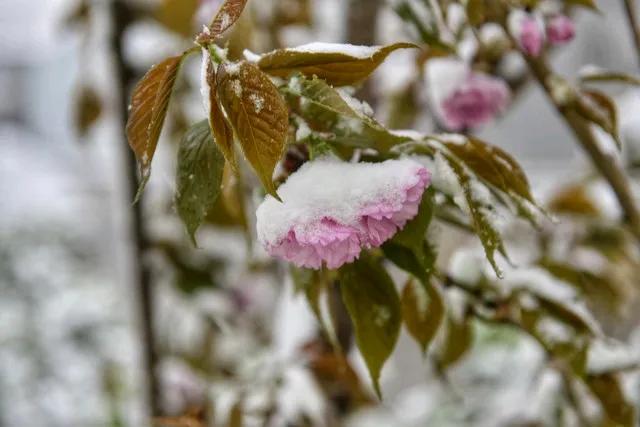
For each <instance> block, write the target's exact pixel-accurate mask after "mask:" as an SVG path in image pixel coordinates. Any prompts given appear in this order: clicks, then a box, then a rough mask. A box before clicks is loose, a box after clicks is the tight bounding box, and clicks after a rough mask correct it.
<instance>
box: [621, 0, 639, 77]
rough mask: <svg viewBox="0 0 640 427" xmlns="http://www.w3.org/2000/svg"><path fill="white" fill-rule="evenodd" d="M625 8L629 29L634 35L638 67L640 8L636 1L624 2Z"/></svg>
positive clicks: (627, 0)
mask: <svg viewBox="0 0 640 427" xmlns="http://www.w3.org/2000/svg"><path fill="white" fill-rule="evenodd" d="M624 7H625V10H626V12H627V20H628V21H629V28H630V29H631V34H632V35H633V42H634V43H635V47H636V56H637V58H638V65H640V22H638V8H637V6H636V0H624Z"/></svg>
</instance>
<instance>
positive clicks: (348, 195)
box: [256, 159, 430, 269]
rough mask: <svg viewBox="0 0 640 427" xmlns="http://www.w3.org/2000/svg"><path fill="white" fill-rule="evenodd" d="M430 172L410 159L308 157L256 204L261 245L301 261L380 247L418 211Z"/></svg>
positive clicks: (310, 263) (335, 264)
mask: <svg viewBox="0 0 640 427" xmlns="http://www.w3.org/2000/svg"><path fill="white" fill-rule="evenodd" d="M429 182H430V174H429V172H428V171H427V169H426V168H425V167H424V166H422V165H421V164H419V163H417V162H415V161H413V160H410V159H402V160H387V161H385V162H383V163H376V164H373V163H356V164H353V163H345V162H339V161H336V160H329V159H322V160H316V161H313V162H308V163H306V164H305V165H303V166H302V168H300V170H298V171H297V172H296V173H294V174H293V175H291V176H290V177H289V179H288V180H287V182H286V183H285V184H283V185H282V186H280V188H279V189H278V194H279V196H280V197H281V199H282V201H283V202H282V203H280V202H278V201H277V200H276V199H274V198H273V197H271V196H267V197H266V199H265V201H264V202H263V203H262V204H261V205H260V207H259V208H258V210H257V212H256V216H257V230H258V239H259V241H260V242H261V244H262V245H263V247H264V248H265V249H266V251H267V252H268V253H269V254H270V255H272V256H275V257H278V258H281V259H284V260H287V261H290V262H292V263H293V264H295V265H297V266H299V267H307V268H313V269H319V268H321V267H322V265H323V264H324V265H326V266H327V267H328V268H331V269H335V268H339V267H340V266H342V265H343V264H346V263H349V262H353V261H354V260H355V259H357V258H358V257H359V255H360V252H361V251H362V250H363V249H369V248H374V247H379V246H380V245H382V244H383V243H384V242H385V241H387V240H389V239H390V238H391V237H392V236H393V235H394V234H395V233H396V232H397V231H398V230H400V229H402V228H403V227H404V226H405V224H406V223H407V221H409V220H411V219H412V218H414V217H415V216H416V214H417V213H418V208H419V205H420V201H421V199H422V194H423V193H424V190H425V188H426V187H427V185H428V184H429Z"/></svg>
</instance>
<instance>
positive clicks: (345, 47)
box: [285, 42, 381, 59]
mask: <svg viewBox="0 0 640 427" xmlns="http://www.w3.org/2000/svg"><path fill="white" fill-rule="evenodd" d="M380 48H381V47H380V46H356V45H353V44H348V43H324V42H313V43H308V44H304V45H302V46H296V47H289V48H287V49H285V50H286V51H287V52H295V53H310V54H314V53H318V54H341V55H346V56H350V57H352V58H357V59H369V58H371V57H372V56H373V55H374V54H375V53H376V52H377V51H378V50H380Z"/></svg>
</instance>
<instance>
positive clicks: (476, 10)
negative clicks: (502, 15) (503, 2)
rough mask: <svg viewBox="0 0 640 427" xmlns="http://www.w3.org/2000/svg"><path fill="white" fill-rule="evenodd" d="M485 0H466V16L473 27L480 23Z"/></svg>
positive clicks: (482, 19)
mask: <svg viewBox="0 0 640 427" xmlns="http://www.w3.org/2000/svg"><path fill="white" fill-rule="evenodd" d="M484 1H485V0H467V17H468V19H469V23H470V24H471V25H473V26H474V27H477V26H478V25H480V24H482V22H483V21H484V14H485V7H486V6H485V4H484Z"/></svg>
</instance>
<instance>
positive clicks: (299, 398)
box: [278, 365, 326, 427]
mask: <svg viewBox="0 0 640 427" xmlns="http://www.w3.org/2000/svg"><path fill="white" fill-rule="evenodd" d="M278 410H279V411H278V412H279V413H278V417H282V418H283V419H284V420H285V421H288V422H296V421H298V420H300V419H301V418H302V417H303V416H307V417H309V419H310V420H311V421H313V424H312V425H314V426H317V427H323V426H325V425H326V424H325V419H326V417H325V412H326V402H325V400H324V397H323V394H322V391H321V390H320V388H319V387H318V385H317V384H316V382H315V380H314V378H313V377H312V376H311V373H310V372H309V370H308V369H305V368H303V367H301V366H297V365H293V366H291V367H290V368H289V369H287V370H286V371H285V373H284V376H283V388H282V391H281V392H280V393H279V394H278ZM285 424H286V422H285V423H283V424H282V425H285Z"/></svg>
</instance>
